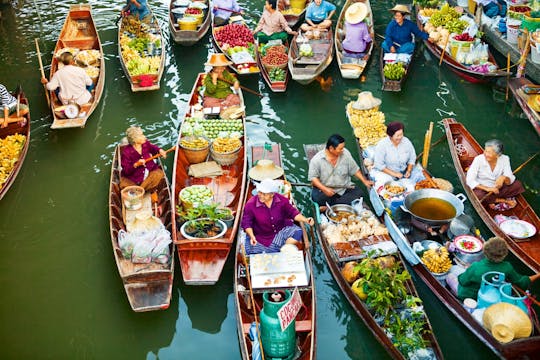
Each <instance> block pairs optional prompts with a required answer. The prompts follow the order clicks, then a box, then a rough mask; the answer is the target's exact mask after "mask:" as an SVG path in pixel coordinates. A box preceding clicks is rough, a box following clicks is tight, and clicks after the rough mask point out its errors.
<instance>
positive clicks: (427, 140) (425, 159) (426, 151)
mask: <svg viewBox="0 0 540 360" xmlns="http://www.w3.org/2000/svg"><path fill="white" fill-rule="evenodd" d="M432 133H433V121H430V122H429V129H428V130H427V131H426V136H425V137H424V155H423V156H422V167H423V168H424V169H425V168H427V163H428V159H429V148H430V145H431V134H432Z"/></svg>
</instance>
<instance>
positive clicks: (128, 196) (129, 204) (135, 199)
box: [121, 186, 144, 210]
mask: <svg viewBox="0 0 540 360" xmlns="http://www.w3.org/2000/svg"><path fill="white" fill-rule="evenodd" d="M121 194H122V203H123V204H124V206H125V208H126V210H139V209H140V208H142V200H143V197H144V188H142V187H140V186H127V187H125V188H124V189H122V192H121Z"/></svg>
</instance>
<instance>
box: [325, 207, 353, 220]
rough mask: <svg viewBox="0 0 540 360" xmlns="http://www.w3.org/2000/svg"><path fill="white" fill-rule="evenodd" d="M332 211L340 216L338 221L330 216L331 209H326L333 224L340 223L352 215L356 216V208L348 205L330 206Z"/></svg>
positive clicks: (327, 215)
mask: <svg viewBox="0 0 540 360" xmlns="http://www.w3.org/2000/svg"><path fill="white" fill-rule="evenodd" d="M330 207H331V209H332V211H333V212H335V213H336V214H338V215H339V216H338V219H336V218H333V217H332V216H330V209H326V217H327V218H328V219H329V220H330V221H331V222H333V223H336V224H337V223H339V222H340V221H341V219H342V218H344V219H346V218H348V217H349V216H351V215H356V211H354V208H353V207H352V206H350V205H346V204H337V205H332V206H330ZM347 213H348V214H347Z"/></svg>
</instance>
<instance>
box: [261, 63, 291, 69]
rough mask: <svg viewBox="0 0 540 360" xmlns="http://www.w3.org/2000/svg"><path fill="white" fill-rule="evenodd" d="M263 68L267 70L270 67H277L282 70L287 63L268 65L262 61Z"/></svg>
mask: <svg viewBox="0 0 540 360" xmlns="http://www.w3.org/2000/svg"><path fill="white" fill-rule="evenodd" d="M262 64H263V66H264V68H265V69H266V70H267V71H270V70H272V69H275V68H279V69H281V70H284V69H285V68H286V67H287V63H286V62H285V63H283V64H281V65H268V64H265V63H262Z"/></svg>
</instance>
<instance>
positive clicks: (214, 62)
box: [203, 53, 240, 108]
mask: <svg viewBox="0 0 540 360" xmlns="http://www.w3.org/2000/svg"><path fill="white" fill-rule="evenodd" d="M231 64H232V62H230V61H229V60H227V58H226V57H225V55H224V54H223V53H219V54H212V55H211V56H210V60H209V61H208V62H207V63H206V64H205V65H206V66H212V70H211V71H210V72H209V73H208V74H206V77H205V78H204V80H203V85H204V88H205V90H204V99H203V106H204V107H221V108H226V107H229V106H233V105H240V96H238V95H237V94H235V93H233V90H232V89H231V85H232V86H233V88H234V90H235V91H236V92H238V89H240V83H239V82H238V80H237V79H236V78H235V77H234V76H233V75H232V74H231V73H230V72H229V71H228V70H227V66H228V65H231Z"/></svg>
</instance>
